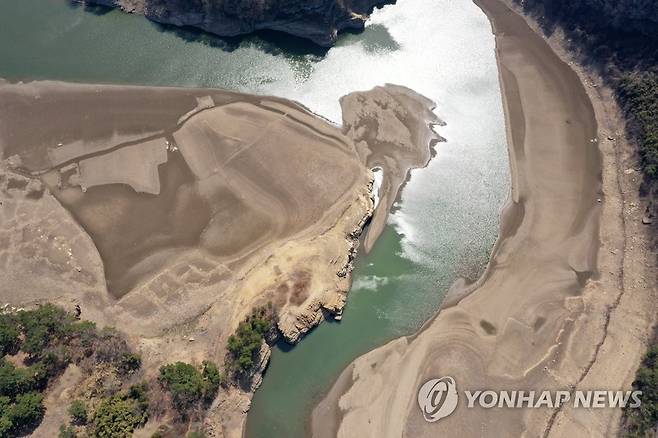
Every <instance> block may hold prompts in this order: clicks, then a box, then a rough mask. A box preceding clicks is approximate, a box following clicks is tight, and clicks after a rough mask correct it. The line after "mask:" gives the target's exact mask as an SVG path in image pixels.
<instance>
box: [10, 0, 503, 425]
mask: <svg viewBox="0 0 658 438" xmlns="http://www.w3.org/2000/svg"><path fill="white" fill-rule="evenodd" d="M0 77H2V78H5V79H7V80H10V81H19V80H23V81H26V80H32V79H57V80H66V81H77V82H100V83H125V84H148V85H172V86H174V85H175V86H195V87H222V88H229V89H234V90H239V91H248V92H254V93H263V94H274V95H279V96H283V97H288V98H291V99H295V100H299V101H301V102H302V103H304V104H305V105H307V106H308V107H310V108H311V109H312V110H314V111H316V112H317V113H319V114H322V115H324V116H326V117H328V118H329V119H331V120H334V121H336V122H339V121H340V107H339V105H338V98H339V97H340V96H342V95H344V94H346V93H348V92H350V91H353V90H363V89H368V88H371V87H373V86H375V85H380V84H383V83H387V82H389V83H395V84H401V85H405V86H408V87H410V88H413V89H414V90H416V91H418V92H420V93H422V94H424V95H426V96H428V97H430V98H432V99H433V100H434V101H435V102H437V108H436V113H437V114H438V115H439V117H441V118H442V119H443V120H445V121H446V123H447V125H446V126H445V127H441V128H438V132H439V133H440V134H441V135H442V136H443V137H445V138H446V139H447V142H446V143H440V144H438V145H437V148H436V157H435V158H434V159H433V160H432V161H431V163H430V165H429V166H428V167H427V168H426V169H422V170H416V171H414V172H413V173H412V177H411V179H410V181H409V183H408V184H407V185H406V186H405V188H404V190H403V193H402V197H401V201H400V202H398V203H397V205H396V207H395V209H394V212H393V213H392V214H391V216H390V220H389V224H388V226H387V228H386V230H385V232H384V233H383V234H382V236H381V238H380V239H379V241H378V242H377V243H376V245H375V247H374V248H373V250H372V251H371V253H370V254H368V255H365V256H364V255H360V256H359V257H358V259H357V263H356V268H355V271H354V277H353V280H354V284H353V289H352V291H351V293H350V297H349V300H348V305H347V308H346V310H345V313H344V317H343V320H342V321H341V322H340V323H337V322H332V323H324V324H322V325H321V326H320V327H318V328H317V329H316V330H314V331H313V332H311V333H310V334H309V335H308V336H307V337H306V338H304V340H303V341H302V342H301V343H300V344H299V345H297V346H295V347H294V348H291V347H289V346H286V345H280V346H277V348H275V349H274V352H273V355H272V361H271V364H270V367H269V368H268V370H267V372H266V375H265V378H264V382H263V385H262V386H261V388H260V389H259V390H258V391H257V393H256V395H255V397H254V401H253V404H252V408H251V411H250V413H249V416H248V420H247V436H248V437H249V438H278V437H283V438H296V437H303V436H306V435H307V433H308V431H307V430H306V429H305V427H306V424H307V420H308V414H309V413H310V410H311V409H312V407H313V405H314V402H315V401H317V400H318V399H319V398H320V397H321V395H322V394H323V392H324V391H326V390H327V389H328V388H329V386H330V385H331V384H332V382H333V380H334V379H335V378H336V377H337V376H338V374H339V373H340V372H341V371H342V369H344V367H345V366H346V365H347V364H348V363H349V362H350V361H352V360H353V359H355V358H356V357H358V356H359V355H361V354H363V353H365V352H367V351H369V350H371V349H373V348H376V347H377V346H379V345H382V344H383V343H385V342H387V341H388V340H391V339H393V338H395V337H398V336H402V335H406V334H411V333H413V332H414V331H415V330H417V329H418V328H419V327H420V326H421V325H422V323H423V322H424V321H426V320H427V319H428V318H429V317H431V316H432V315H433V314H434V313H435V312H436V310H437V308H438V307H439V305H440V303H441V300H442V298H443V296H444V294H445V292H446V291H447V289H448V288H449V287H450V285H451V284H452V282H453V281H454V280H455V279H456V278H457V277H458V276H467V277H469V278H471V279H474V278H476V277H477V276H478V275H479V274H480V273H481V272H482V270H483V268H484V266H485V264H486V262H487V260H488V257H489V253H490V251H491V248H492V246H493V244H494V242H495V239H496V235H497V231H498V229H497V227H498V219H499V211H500V208H501V207H502V205H503V203H504V201H505V198H506V196H507V193H508V189H509V169H508V160H507V149H506V141H505V125H504V117H503V110H502V103H501V96H500V89H499V83H498V72H497V69H496V62H495V56H494V39H493V36H492V35H491V27H490V25H489V22H488V21H487V19H486V17H485V16H484V14H483V13H482V12H481V11H480V10H479V9H478V8H477V7H476V6H475V5H474V4H472V3H471V2H470V1H468V0H462V1H456V0H398V2H397V4H396V5H394V6H386V7H385V8H383V9H381V10H378V11H376V12H375V13H374V14H373V16H372V19H371V21H370V22H369V24H368V26H367V28H366V30H365V31H364V32H363V33H361V34H358V35H352V34H347V35H343V36H341V37H340V39H339V42H338V44H337V46H336V47H334V48H332V49H331V50H329V51H323V50H317V49H316V48H313V47H312V46H310V45H308V44H307V43H305V42H303V41H301V40H297V39H292V38H287V37H283V36H281V35H277V34H262V35H259V36H250V37H246V38H234V39H230V40H225V39H218V38H214V37H212V36H209V35H206V34H200V33H197V32H194V31H188V30H174V29H172V28H168V27H163V26H159V25H157V24H154V23H151V22H149V21H147V20H145V19H144V18H142V17H139V16H133V15H128V14H123V13H120V12H117V11H108V10H105V9H94V10H85V9H84V8H83V7H80V6H75V5H72V4H70V3H68V2H67V1H66V0H0Z"/></svg>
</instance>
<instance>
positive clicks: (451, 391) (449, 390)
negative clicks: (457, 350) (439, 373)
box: [418, 376, 459, 423]
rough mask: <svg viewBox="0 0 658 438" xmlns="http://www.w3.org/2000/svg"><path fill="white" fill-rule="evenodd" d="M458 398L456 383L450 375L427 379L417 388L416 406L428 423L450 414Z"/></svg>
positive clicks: (455, 406)
mask: <svg viewBox="0 0 658 438" xmlns="http://www.w3.org/2000/svg"><path fill="white" fill-rule="evenodd" d="M458 399H459V396H458V395H457V384H456V383H455V379H453V378H452V377H450V376H446V377H441V378H440V379H431V380H428V381H427V382H425V383H424V384H423V386H421V387H420V390H418V406H420V410H421V411H422V412H423V417H424V418H425V421H428V422H430V423H434V422H435V421H439V420H440V419H441V418H445V417H447V416H448V415H450V414H452V413H453V412H454V411H455V409H456V408H457V401H458Z"/></svg>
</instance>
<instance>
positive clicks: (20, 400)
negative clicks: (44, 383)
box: [9, 392, 46, 429]
mask: <svg viewBox="0 0 658 438" xmlns="http://www.w3.org/2000/svg"><path fill="white" fill-rule="evenodd" d="M45 411H46V409H45V408H44V406H43V396H42V395H41V394H39V393H38V392H28V393H26V394H21V395H19V396H17V397H16V401H15V402H14V404H13V405H12V406H11V407H10V408H9V415H10V418H11V421H12V423H14V428H15V429H27V428H31V427H34V426H36V425H38V424H39V422H40V421H41V419H42V418H43V414H44V413H45Z"/></svg>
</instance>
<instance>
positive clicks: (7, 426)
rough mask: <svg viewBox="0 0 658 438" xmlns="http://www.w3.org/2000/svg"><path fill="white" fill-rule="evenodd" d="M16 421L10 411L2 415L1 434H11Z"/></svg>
mask: <svg viewBox="0 0 658 438" xmlns="http://www.w3.org/2000/svg"><path fill="white" fill-rule="evenodd" d="M13 428H14V423H13V422H12V421H11V418H10V416H9V414H8V413H5V414H3V415H1V416H0V436H3V437H4V436H10V434H11V431H12V429H13Z"/></svg>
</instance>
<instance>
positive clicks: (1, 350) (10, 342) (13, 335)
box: [0, 315, 20, 357]
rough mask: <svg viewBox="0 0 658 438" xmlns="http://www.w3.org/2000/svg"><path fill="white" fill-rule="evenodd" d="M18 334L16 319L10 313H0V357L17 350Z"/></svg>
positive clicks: (18, 343)
mask: <svg viewBox="0 0 658 438" xmlns="http://www.w3.org/2000/svg"><path fill="white" fill-rule="evenodd" d="M19 336H20V330H19V327H18V321H16V319H15V318H14V317H13V316H11V315H0V357H2V356H4V355H5V354H13V353H16V352H17V351H18V348H19V346H20V339H19Z"/></svg>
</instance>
